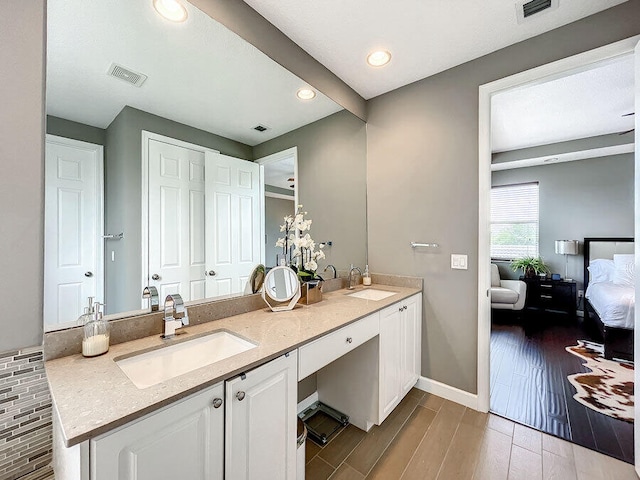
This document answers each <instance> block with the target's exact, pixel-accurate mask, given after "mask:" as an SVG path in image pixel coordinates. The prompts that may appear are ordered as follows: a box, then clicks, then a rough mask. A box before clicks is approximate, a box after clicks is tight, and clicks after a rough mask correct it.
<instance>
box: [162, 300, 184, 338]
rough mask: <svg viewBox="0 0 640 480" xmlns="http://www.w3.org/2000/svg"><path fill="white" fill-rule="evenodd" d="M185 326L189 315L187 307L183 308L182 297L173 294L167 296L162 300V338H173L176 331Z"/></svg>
mask: <svg viewBox="0 0 640 480" xmlns="http://www.w3.org/2000/svg"><path fill="white" fill-rule="evenodd" d="M185 325H189V315H187V307H185V306H184V302H183V301H182V297H181V296H180V295H179V294H177V293H173V294H171V295H167V298H166V299H165V300H164V335H163V337H164V338H173V336H174V335H175V334H176V330H177V329H178V328H181V327H183V326H185Z"/></svg>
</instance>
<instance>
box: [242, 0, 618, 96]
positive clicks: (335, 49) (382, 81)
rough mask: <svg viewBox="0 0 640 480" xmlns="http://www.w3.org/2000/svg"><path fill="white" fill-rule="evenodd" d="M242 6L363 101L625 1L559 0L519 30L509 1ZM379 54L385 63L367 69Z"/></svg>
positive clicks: (338, 0) (269, 0)
mask: <svg viewBox="0 0 640 480" xmlns="http://www.w3.org/2000/svg"><path fill="white" fill-rule="evenodd" d="M245 1H246V3H248V4H249V5H250V6H251V7H253V8H254V9H255V10H257V11H258V12H259V13H260V14H261V15H262V16H263V17H265V18H266V19H267V20H269V21H270V22H271V23H273V24H274V25H275V26H276V27H278V28H279V29H280V30H281V31H282V32H284V33H285V34H286V35H287V36H288V37H289V38H291V39H292V40H293V41H294V42H295V43H297V44H298V45H300V47H302V48H303V49H304V50H306V51H307V52H308V53H309V54H311V56H313V57H314V58H316V59H317V60H318V61H319V62H320V63H322V64H323V65H325V66H326V67H327V68H328V69H329V70H331V71H332V72H333V73H335V74H336V75H338V77H340V78H341V79H342V80H344V81H345V82H346V83H347V84H348V85H350V86H351V87H352V88H353V89H354V90H356V91H357V92H358V93H360V94H361V95H362V96H363V97H364V98H366V99H369V98H372V97H375V96H377V95H380V94H382V93H385V92H388V91H390V90H394V89H396V88H399V87H401V86H403V85H407V84H409V83H411V82H414V81H416V80H420V79H422V78H425V77H428V76H430V75H434V74H436V73H438V72H442V71H444V70H447V69H449V68H451V67H454V66H456V65H460V64H462V63H465V62H467V61H469V60H472V59H474V58H478V57H481V56H483V55H486V54H488V53H491V52H493V51H496V50H499V49H500V48H503V47H506V46H508V45H511V44H514V43H517V42H520V41H522V40H526V39H527V38H531V37H534V36H536V35H539V34H541V33H544V32H547V31H549V30H553V29H554V28H557V27H560V26H562V25H565V24H567V23H571V22H573V21H575V20H578V19H580V18H583V17H586V16H588V15H592V14H594V13H597V12H599V11H601V10H605V9H607V8H609V7H612V6H614V5H617V4H620V3H623V2H624V1H626V0H560V4H559V8H558V9H556V10H553V11H545V12H542V13H540V14H537V15H535V16H532V17H529V19H528V20H526V21H525V22H523V23H522V24H518V22H517V18H516V2H515V1H512V0H483V1H478V0H448V1H447V0H435V1H434V0H431V1H425V0H401V1H392V0H349V1H344V0H323V1H321V2H318V1H315V0H278V1H277V2H274V1H273V0H245ZM380 48H384V49H387V50H389V51H390V52H391V53H392V55H393V58H392V60H391V63H390V64H388V65H387V66H386V67H383V68H377V69H376V68H372V67H369V66H368V65H367V64H366V56H367V54H368V53H369V52H371V51H373V50H375V49H380Z"/></svg>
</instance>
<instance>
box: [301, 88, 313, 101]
mask: <svg viewBox="0 0 640 480" xmlns="http://www.w3.org/2000/svg"><path fill="white" fill-rule="evenodd" d="M296 95H297V96H298V98H299V99H300V100H311V99H312V98H315V96H316V92H314V91H313V90H311V89H310V88H301V89H300V90H298V93H296Z"/></svg>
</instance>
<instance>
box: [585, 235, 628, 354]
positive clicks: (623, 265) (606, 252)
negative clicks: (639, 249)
mask: <svg viewBox="0 0 640 480" xmlns="http://www.w3.org/2000/svg"><path fill="white" fill-rule="evenodd" d="M633 253H634V239H633V238H628V237H617V238H585V239H584V286H585V302H584V316H585V323H586V324H587V326H588V327H589V326H591V327H592V328H595V329H597V330H598V331H599V333H600V335H601V336H602V338H603V342H604V356H605V358H608V359H611V358H614V357H615V358H621V359H625V360H633V328H634V317H635V286H634V281H635V278H634V270H633V263H634V262H633V260H634V259H633ZM614 256H615V257H614ZM614 258H615V261H614Z"/></svg>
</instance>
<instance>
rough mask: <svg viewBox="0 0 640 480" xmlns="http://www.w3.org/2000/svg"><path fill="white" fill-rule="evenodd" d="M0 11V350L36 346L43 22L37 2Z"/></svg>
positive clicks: (6, 4) (9, 0)
mask: <svg viewBox="0 0 640 480" xmlns="http://www.w3.org/2000/svg"><path fill="white" fill-rule="evenodd" d="M2 9H3V11H4V14H3V15H0V65H2V68H0V105H1V107H0V163H1V164H2V166H3V168H2V175H0V212H1V213H0V217H1V218H2V223H1V226H0V251H2V255H0V271H2V272H3V273H4V274H3V275H2V277H1V279H0V291H2V295H3V297H4V298H5V299H6V301H7V302H8V305H7V307H6V308H4V309H3V311H2V314H0V331H1V332H2V333H1V334H0V353H2V352H6V351H9V350H14V349H19V348H24V347H33V346H36V345H42V331H43V321H42V303H43V271H44V267H43V264H44V258H43V251H44V236H43V232H44V207H43V205H44V85H45V82H44V65H45V62H44V58H45V57H44V52H45V19H46V15H45V2H44V1H43V0H32V1H29V2H24V1H23V0H5V1H3V2H2ZM4 382H5V381H4V380H0V390H3V388H4V387H3V383H4Z"/></svg>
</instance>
